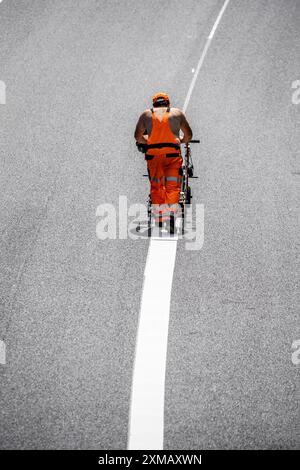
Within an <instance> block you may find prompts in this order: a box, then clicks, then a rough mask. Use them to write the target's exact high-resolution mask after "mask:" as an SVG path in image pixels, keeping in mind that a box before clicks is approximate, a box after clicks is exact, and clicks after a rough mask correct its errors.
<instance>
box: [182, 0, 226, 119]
mask: <svg viewBox="0 0 300 470" xmlns="http://www.w3.org/2000/svg"><path fill="white" fill-rule="evenodd" d="M229 2H230V0H226V1H225V3H224V5H223V6H222V8H221V10H220V13H219V14H218V17H217V19H216V21H215V23H214V25H213V27H212V30H211V32H210V33H209V36H208V38H207V40H206V43H205V46H204V49H203V51H202V54H201V56H200V59H199V62H198V64H197V67H196V71H195V73H194V76H193V80H192V81H191V84H190V87H189V90H188V92H187V95H186V99H185V102H184V105H183V108H182V111H183V112H184V113H185V112H186V108H187V107H188V104H189V101H190V99H191V96H192V93H193V89H194V86H195V83H196V81H197V77H198V74H199V72H200V69H201V67H202V65H203V62H204V59H205V56H206V54H207V51H208V49H209V46H210V43H211V41H212V38H213V37H214V34H215V32H216V29H217V27H218V25H219V23H220V21H221V18H222V16H223V14H224V12H225V10H226V8H227V5H228V3H229Z"/></svg>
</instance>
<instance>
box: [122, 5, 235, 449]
mask: <svg viewBox="0 0 300 470" xmlns="http://www.w3.org/2000/svg"><path fill="white" fill-rule="evenodd" d="M229 1H230V0H226V1H225V3H224V4H223V7H222V9H221V10H220V13H219V15H218V17H217V19H216V21H215V23H214V25H213V27H212V30H211V32H210V34H209V36H208V38H207V41H206V44H205V47H204V49H203V52H202V54H201V56H200V59H199V62H198V65H197V69H196V72H195V74H194V76H193V79H192V82H191V84H190V87H189V90H188V93H187V96H186V99H185V102H184V106H183V112H185V111H186V109H187V106H188V104H189V101H190V98H191V95H192V92H193V89H194V86H195V83H196V80H197V77H198V74H199V71H200V69H201V67H202V64H203V62H204V59H205V56H206V53H207V51H208V48H209V46H210V43H211V40H212V38H213V36H214V34H215V31H216V29H217V27H218V24H219V23H220V20H221V18H222V16H223V13H224V11H225V9H226V7H227V5H228V3H229ZM176 250H177V239H174V238H173V239H172V238H161V239H160V238H155V239H154V238H152V239H151V240H150V244H149V250H148V256H147V262H146V268H145V273H144V284H143V292H142V300H141V309H140V316H139V325H138V333H137V342H136V350H135V362H134V369H133V379H132V387H131V402H130V412H129V430H128V445H127V448H128V449H129V450H142V449H144V450H147V449H148V450H155V449H156V450H161V449H163V439H164V399H165V370H166V357H167V344H168V328H169V315H170V302H171V291H172V280H173V272H174V266H175V259H176Z"/></svg>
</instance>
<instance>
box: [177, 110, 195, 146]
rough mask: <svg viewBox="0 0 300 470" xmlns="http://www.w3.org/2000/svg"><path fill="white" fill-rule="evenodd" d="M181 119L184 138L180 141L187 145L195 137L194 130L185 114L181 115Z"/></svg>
mask: <svg viewBox="0 0 300 470" xmlns="http://www.w3.org/2000/svg"><path fill="white" fill-rule="evenodd" d="M180 117H181V119H180V130H181V131H182V132H183V137H182V138H181V139H180V142H182V143H184V144H185V143H187V142H189V141H190V140H191V138H192V137H193V132H192V129H191V128H190V125H189V123H188V122H187V120H186V117H185V115H184V113H181V116H180Z"/></svg>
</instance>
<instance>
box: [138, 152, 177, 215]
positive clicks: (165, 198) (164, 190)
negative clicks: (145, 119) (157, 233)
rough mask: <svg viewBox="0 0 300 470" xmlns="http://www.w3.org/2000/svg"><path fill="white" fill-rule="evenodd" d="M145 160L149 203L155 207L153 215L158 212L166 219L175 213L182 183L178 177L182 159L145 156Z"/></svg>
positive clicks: (165, 156) (164, 155)
mask: <svg viewBox="0 0 300 470" xmlns="http://www.w3.org/2000/svg"><path fill="white" fill-rule="evenodd" d="M146 158H147V167H148V174H149V179H150V194H151V202H152V204H153V205H154V206H157V207H156V208H155V209H154V214H158V213H159V212H160V213H161V214H164V215H165V216H166V217H167V216H168V214H169V213H170V212H174V213H176V212H177V209H178V202H179V194H180V189H181V181H182V176H181V175H180V168H181V165H182V157H181V156H180V155H179V156H178V157H177V156H168V155H166V154H162V155H151V156H149V155H147V157H146ZM149 158H150V159H149ZM158 206H160V207H158Z"/></svg>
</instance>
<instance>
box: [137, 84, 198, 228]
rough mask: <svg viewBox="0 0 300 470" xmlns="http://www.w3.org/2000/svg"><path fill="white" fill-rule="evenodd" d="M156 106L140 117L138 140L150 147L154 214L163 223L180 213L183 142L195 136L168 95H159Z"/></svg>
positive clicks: (149, 159)
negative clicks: (181, 133)
mask: <svg viewBox="0 0 300 470" xmlns="http://www.w3.org/2000/svg"><path fill="white" fill-rule="evenodd" d="M152 103H153V107H152V108H151V109H146V111H144V113H143V114H142V115H141V116H140V118H139V120H138V123H137V125H136V129H135V134H134V137H135V139H136V141H137V144H146V147H145V148H146V155H145V159H146V161H147V168H148V174H149V179H150V185H151V188H150V194H151V202H152V205H153V215H154V217H155V218H156V220H157V221H158V222H160V223H161V222H163V221H164V220H168V219H169V218H170V216H172V215H175V214H176V212H177V210H178V202H179V195H180V189H181V179H182V177H181V174H180V173H181V171H180V170H181V165H182V157H181V153H180V143H183V142H188V141H189V140H191V138H192V135H193V134H192V130H191V128H190V125H189V123H188V122H187V120H186V117H185V115H184V113H183V112H182V111H181V110H180V109H178V108H170V100H169V96H168V95H167V94H166V93H163V92H160V93H156V94H155V95H154V96H153V97H152ZM180 131H182V132H183V137H182V138H180V136H179V132H180Z"/></svg>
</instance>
